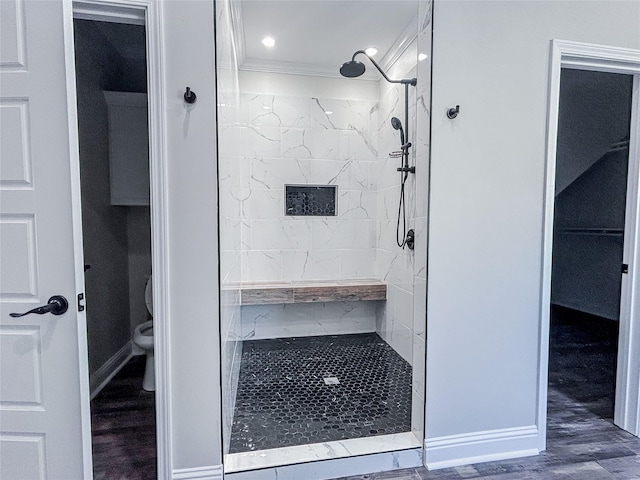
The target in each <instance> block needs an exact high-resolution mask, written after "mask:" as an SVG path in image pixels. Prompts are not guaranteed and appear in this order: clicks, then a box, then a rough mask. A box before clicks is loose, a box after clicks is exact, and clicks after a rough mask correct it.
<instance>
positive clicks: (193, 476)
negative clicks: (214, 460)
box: [171, 465, 223, 480]
mask: <svg viewBox="0 0 640 480" xmlns="http://www.w3.org/2000/svg"><path fill="white" fill-rule="evenodd" d="M222 471H223V470H222V465H212V466H209V467H196V468H178V469H176V470H174V471H173V473H172V474H171V479H172V480H222Z"/></svg>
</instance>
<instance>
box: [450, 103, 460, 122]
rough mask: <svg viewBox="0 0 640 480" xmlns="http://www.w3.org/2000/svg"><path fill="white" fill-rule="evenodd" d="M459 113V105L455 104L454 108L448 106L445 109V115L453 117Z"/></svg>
mask: <svg viewBox="0 0 640 480" xmlns="http://www.w3.org/2000/svg"><path fill="white" fill-rule="evenodd" d="M459 113H460V105H456V108H450V109H449V110H447V117H449V118H451V119H454V118H456V117H457V116H458V114H459Z"/></svg>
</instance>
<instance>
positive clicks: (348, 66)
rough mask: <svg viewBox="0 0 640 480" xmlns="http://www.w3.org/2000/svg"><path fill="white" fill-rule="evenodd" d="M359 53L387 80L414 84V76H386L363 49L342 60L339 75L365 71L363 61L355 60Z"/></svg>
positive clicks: (351, 74)
mask: <svg viewBox="0 0 640 480" xmlns="http://www.w3.org/2000/svg"><path fill="white" fill-rule="evenodd" d="M360 54H362V55H364V56H365V57H367V58H368V59H369V60H370V61H371V63H373V66H374V67H376V68H377V69H378V71H379V72H380V73H381V74H382V76H383V77H384V79H385V80H386V81H387V82H389V83H401V84H403V85H413V86H414V87H415V85H416V79H415V78H403V79H402V80H391V79H390V78H389V77H387V74H386V73H384V70H382V68H380V65H378V64H377V63H376V61H375V60H374V59H373V58H371V56H370V55H369V54H367V52H365V51H364V50H358V51H357V52H356V53H354V54H353V56H352V57H351V60H349V61H348V62H344V63H343V64H342V66H341V67H340V75H342V76H343V77H347V78H355V77H359V76H360V75H362V74H363V73H364V71H365V66H364V63H362V62H359V61H357V60H356V55H360Z"/></svg>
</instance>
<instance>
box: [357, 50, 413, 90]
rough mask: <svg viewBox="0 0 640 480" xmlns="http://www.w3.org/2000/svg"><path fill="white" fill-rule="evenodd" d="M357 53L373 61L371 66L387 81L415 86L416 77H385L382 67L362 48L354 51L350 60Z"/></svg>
mask: <svg viewBox="0 0 640 480" xmlns="http://www.w3.org/2000/svg"><path fill="white" fill-rule="evenodd" d="M359 54H362V55H364V56H365V57H367V58H368V59H369V60H370V61H371V63H373V66H374V67H376V68H377V69H378V71H379V72H380V74H381V75H382V76H383V77H384V79H385V80H386V81H387V82H389V83H401V84H403V85H413V86H414V87H415V86H416V83H417V81H418V79H417V78H403V79H400V80H392V79H390V78H389V77H387V74H386V73H384V70H382V68H380V65H378V64H377V63H376V61H375V60H374V59H373V58H371V57H370V56H369V54H368V53H367V52H365V51H364V50H358V51H357V52H356V53H354V54H353V56H352V57H351V61H352V62H353V61H355V59H356V55H359Z"/></svg>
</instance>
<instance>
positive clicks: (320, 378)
mask: <svg viewBox="0 0 640 480" xmlns="http://www.w3.org/2000/svg"><path fill="white" fill-rule="evenodd" d="M334 378H337V381H338V382H339V383H338V384H333V383H332V382H335V380H333V379H334ZM327 383H329V384H327ZM408 431H411V366H410V365H409V364H408V363H407V362H406V361H405V360H404V359H402V357H400V355H398V354H397V353H396V352H395V351H394V350H393V349H392V348H391V347H390V346H389V345H388V344H387V343H386V342H385V341H384V340H382V338H380V336H378V334H376V333H366V334H356V335H339V336H320V337H303V338H279V339H269V340H250V341H245V342H244V343H243V349H242V362H241V366H240V379H239V382H238V393H237V397H236V407H235V412H234V418H233V429H232V433H231V445H230V453H239V452H246V451H252V450H265V449H269V448H279V447H288V446H293V445H304V444H308V443H318V442H328V441H336V440H344V439H348V438H360V437H369V436H373V435H387V434H393V433H400V432H408Z"/></svg>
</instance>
